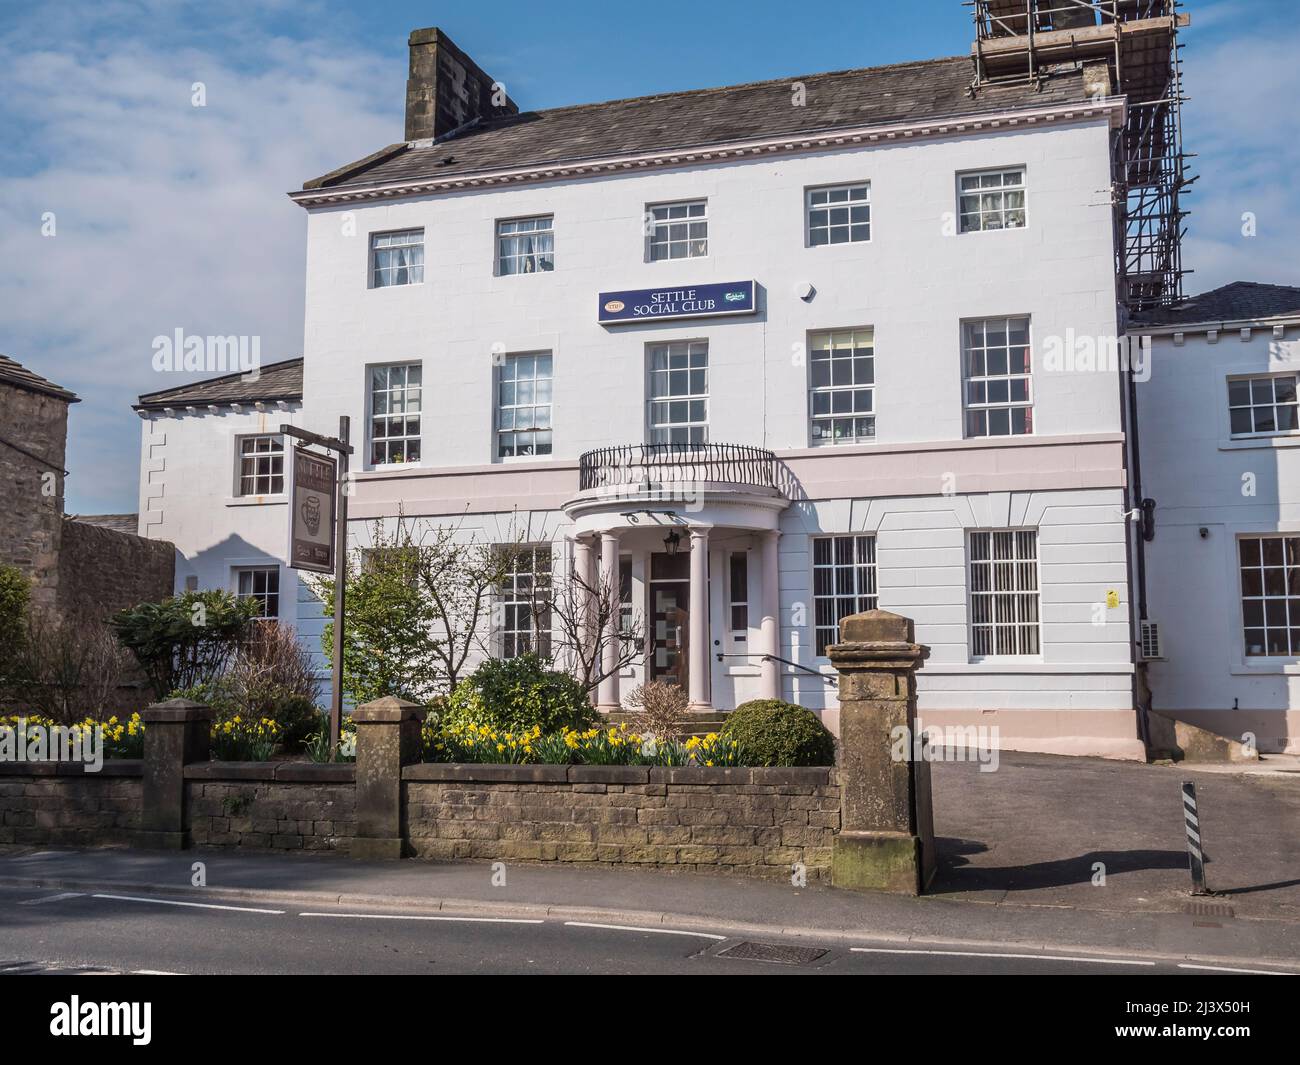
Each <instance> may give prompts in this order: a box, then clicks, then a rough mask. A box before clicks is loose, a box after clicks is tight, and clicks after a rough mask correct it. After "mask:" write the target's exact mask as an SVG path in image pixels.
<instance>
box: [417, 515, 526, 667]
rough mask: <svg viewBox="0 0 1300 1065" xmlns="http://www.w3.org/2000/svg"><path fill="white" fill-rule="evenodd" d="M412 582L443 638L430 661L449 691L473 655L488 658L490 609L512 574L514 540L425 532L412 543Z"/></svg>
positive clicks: (442, 528) (438, 529) (447, 530)
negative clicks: (414, 546)
mask: <svg viewBox="0 0 1300 1065" xmlns="http://www.w3.org/2000/svg"><path fill="white" fill-rule="evenodd" d="M416 543H417V549H416V551H417V554H416V557H417V559H418V561H417V564H416V573H417V576H416V580H417V581H418V584H419V587H420V591H421V593H422V597H423V598H425V599H426V600H427V602H428V605H429V608H430V613H431V615H432V618H433V623H434V625H435V627H436V628H438V629H440V630H441V632H440V633H439V634H438V637H437V638H436V639H435V641H434V644H433V648H432V650H433V655H434V658H435V659H436V660H437V661H438V663H439V667H440V672H441V673H442V675H443V680H444V682H445V683H446V686H447V691H449V692H450V691H451V690H452V689H454V688H455V687H456V685H457V683H458V682H459V681H460V679H461V674H462V672H463V670H464V669H465V665H466V663H467V662H468V661H469V658H470V656H471V655H472V654H474V653H476V652H479V653H488V637H489V636H490V634H491V629H492V610H491V607H492V603H493V601H494V600H495V599H496V598H497V597H498V595H499V594H500V590H501V588H502V587H503V586H504V585H505V583H506V581H507V580H508V579H509V577H510V575H511V574H512V572H513V571H514V568H515V565H516V560H517V557H518V553H519V551H520V547H519V542H518V540H517V539H516V540H514V541H512V542H510V543H505V544H494V543H488V542H486V541H484V540H481V539H480V538H479V537H478V536H477V535H470V536H468V537H467V536H464V535H463V534H462V532H461V528H460V526H452V525H436V526H426V527H425V528H424V529H422V530H421V535H420V536H418V537H417V538H416Z"/></svg>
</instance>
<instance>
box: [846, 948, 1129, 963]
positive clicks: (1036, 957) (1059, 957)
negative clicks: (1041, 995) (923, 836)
mask: <svg viewBox="0 0 1300 1065" xmlns="http://www.w3.org/2000/svg"><path fill="white" fill-rule="evenodd" d="M849 950H850V951H853V952H854V953H857V954H934V955H938V956H940V957H948V958H1015V959H1028V960H1030V961H1081V962H1087V963H1089V964H1093V965H1155V962H1153V961H1121V960H1119V959H1118V958H1074V957H1070V956H1069V955H1065V954H997V953H994V952H992V951H982V950H901V949H893V948H888V947H850V948H849Z"/></svg>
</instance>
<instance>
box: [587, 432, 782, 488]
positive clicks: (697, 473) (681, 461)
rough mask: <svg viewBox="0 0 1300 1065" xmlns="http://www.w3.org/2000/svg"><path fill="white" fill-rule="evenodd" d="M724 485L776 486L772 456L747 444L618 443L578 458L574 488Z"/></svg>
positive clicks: (774, 460)
mask: <svg viewBox="0 0 1300 1065" xmlns="http://www.w3.org/2000/svg"><path fill="white" fill-rule="evenodd" d="M682 481H697V482H698V481H723V482H728V483H731V484H745V485H753V486H755V487H759V488H776V487H777V484H776V455H775V454H773V453H772V452H771V451H768V450H767V449H766V448H761V447H750V446H749V445H747V444H618V445H615V446H613V447H602V448H597V449H596V450H594V451H588V452H586V453H584V454H583V455H582V457H581V458H579V459H578V488H579V490H580V491H586V490H587V489H591V488H612V487H619V486H625V485H632V484H650V483H652V482H659V483H663V482H682Z"/></svg>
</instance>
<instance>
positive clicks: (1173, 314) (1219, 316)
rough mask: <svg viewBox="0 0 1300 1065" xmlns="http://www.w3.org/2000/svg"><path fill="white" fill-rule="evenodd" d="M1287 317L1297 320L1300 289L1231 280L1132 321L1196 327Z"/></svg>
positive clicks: (1298, 316)
mask: <svg viewBox="0 0 1300 1065" xmlns="http://www.w3.org/2000/svg"><path fill="white" fill-rule="evenodd" d="M1288 317H1297V318H1300V288H1296V287H1294V286H1291V285H1264V284H1261V283H1259V282H1258V281H1233V282H1232V283H1231V284H1228V285H1223V286H1222V287H1220V288H1215V289H1211V290H1210V291H1209V292H1202V293H1201V294H1200V295H1199V296H1189V297H1188V298H1187V299H1185V300H1183V302H1182V303H1180V304H1179V305H1178V306H1176V307H1160V308H1157V309H1156V310H1153V311H1148V312H1147V313H1145V314H1143V315H1141V316H1140V317H1138V318H1137V319H1136V320H1135V321H1136V323H1137V324H1140V325H1197V324H1206V323H1214V322H1253V321H1259V320H1261V319H1265V318H1288Z"/></svg>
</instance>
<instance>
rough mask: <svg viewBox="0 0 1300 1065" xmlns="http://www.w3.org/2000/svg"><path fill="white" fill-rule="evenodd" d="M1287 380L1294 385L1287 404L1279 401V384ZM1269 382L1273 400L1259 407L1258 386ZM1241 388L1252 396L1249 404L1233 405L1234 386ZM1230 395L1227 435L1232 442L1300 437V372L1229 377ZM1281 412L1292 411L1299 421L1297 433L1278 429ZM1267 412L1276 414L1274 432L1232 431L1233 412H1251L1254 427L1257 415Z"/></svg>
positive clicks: (1271, 430)
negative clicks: (1278, 413)
mask: <svg viewBox="0 0 1300 1065" xmlns="http://www.w3.org/2000/svg"><path fill="white" fill-rule="evenodd" d="M1288 378H1289V379H1290V381H1291V395H1292V398H1291V399H1290V400H1288V401H1284V402H1279V401H1278V399H1277V381H1278V380H1286V379H1288ZM1266 381H1267V382H1269V392H1270V393H1271V398H1270V399H1269V401H1268V402H1262V403H1256V401H1255V400H1256V396H1255V392H1256V388H1255V386H1256V384H1259V383H1263V382H1266ZM1242 384H1244V385H1246V386H1247V390H1248V392H1249V395H1248V398H1247V402H1246V403H1244V404H1243V403H1234V402H1233V397H1232V390H1233V385H1242ZM1227 395H1228V398H1227V403H1228V433H1229V437H1230V439H1233V440H1262V439H1267V438H1269V437H1283V438H1285V437H1294V436H1300V403H1297V400H1300V372H1296V371H1294V370H1293V371H1291V372H1290V373H1285V372H1283V373H1277V372H1274V373H1258V374H1230V375H1229V376H1228V378H1227ZM1279 408H1280V409H1282V410H1286V409H1288V408H1290V409H1291V410H1292V411H1293V412H1294V414H1295V416H1296V420H1297V424H1296V428H1294V429H1278V428H1276V422H1277V417H1276V416H1277V412H1278V410H1279ZM1265 409H1271V410H1272V411H1273V414H1274V426H1275V427H1274V428H1272V429H1258V430H1256V429H1253V428H1252V429H1250V430H1248V431H1238V430H1235V429H1233V427H1232V414H1233V411H1239V410H1244V411H1249V412H1250V418H1251V425H1252V426H1253V425H1254V423H1255V411H1257V410H1265Z"/></svg>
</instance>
